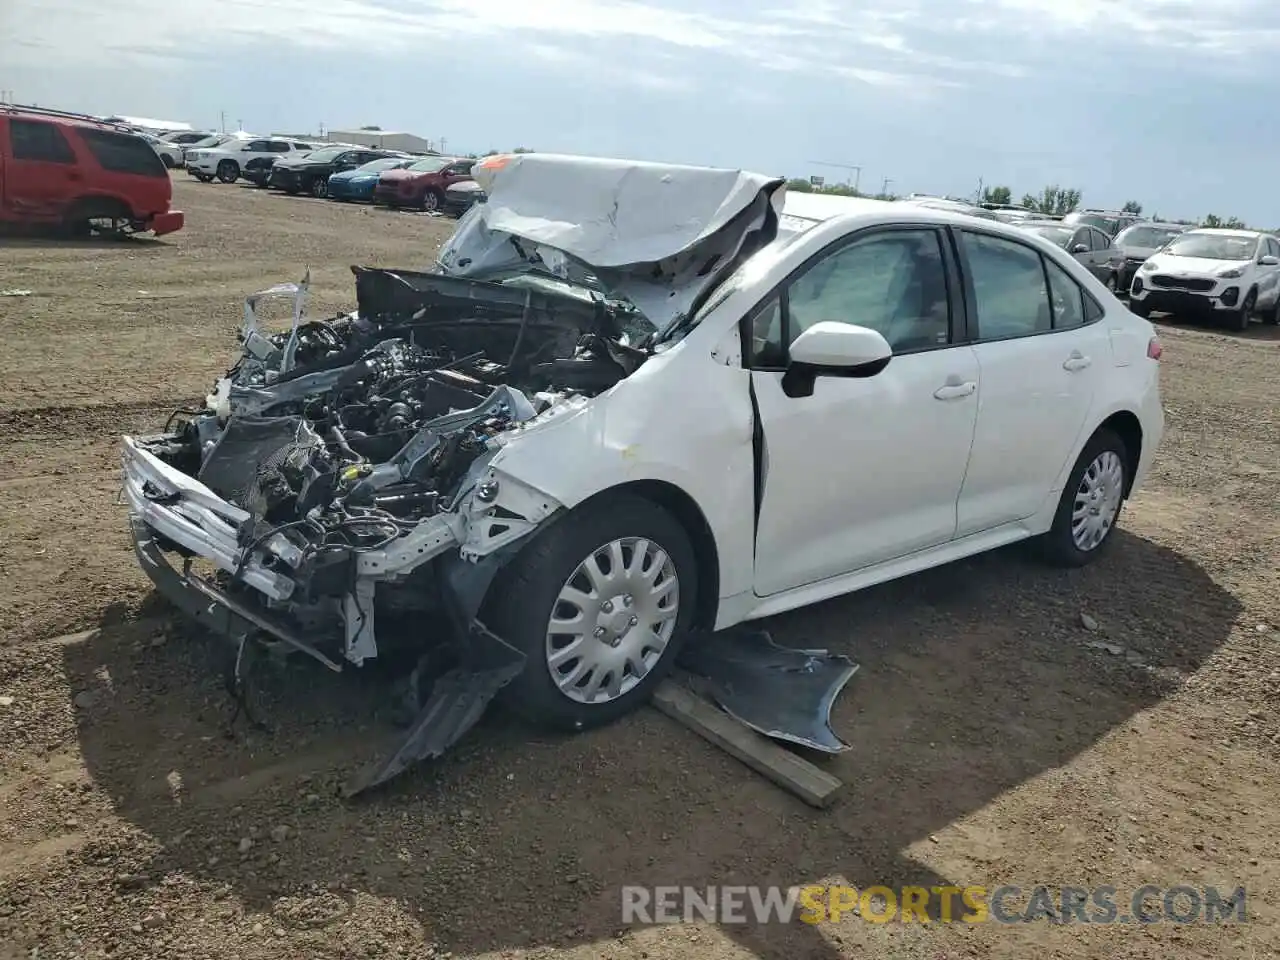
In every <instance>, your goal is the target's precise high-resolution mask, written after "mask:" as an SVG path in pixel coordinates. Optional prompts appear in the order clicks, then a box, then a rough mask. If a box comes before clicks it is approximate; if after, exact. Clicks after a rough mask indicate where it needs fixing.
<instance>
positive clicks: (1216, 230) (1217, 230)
mask: <svg viewBox="0 0 1280 960" xmlns="http://www.w3.org/2000/svg"><path fill="white" fill-rule="evenodd" d="M1187 233H1188V234H1190V233H1203V234H1208V235H1209V236H1211V237H1240V238H1241V239H1247V240H1256V239H1258V237H1262V236H1266V234H1264V233H1263V232H1262V231H1261V230H1228V229H1226V228H1225V227H1196V228H1195V229H1194V230H1188V231H1187ZM1183 236H1186V234H1183Z"/></svg>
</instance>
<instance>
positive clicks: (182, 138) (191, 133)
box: [159, 130, 217, 147]
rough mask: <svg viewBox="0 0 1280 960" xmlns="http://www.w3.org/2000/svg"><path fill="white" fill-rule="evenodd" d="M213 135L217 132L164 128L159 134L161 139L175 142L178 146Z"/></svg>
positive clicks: (190, 144) (194, 142) (193, 142)
mask: <svg viewBox="0 0 1280 960" xmlns="http://www.w3.org/2000/svg"><path fill="white" fill-rule="evenodd" d="M213 136H217V134H215V133H213V132H212V131H209V130H166V131H165V132H164V133H161V134H159V137H160V139H161V140H163V141H165V142H166V143H176V144H177V145H178V146H180V147H190V146H192V145H194V144H197V143H199V142H200V141H201V140H207V139H209V137H213Z"/></svg>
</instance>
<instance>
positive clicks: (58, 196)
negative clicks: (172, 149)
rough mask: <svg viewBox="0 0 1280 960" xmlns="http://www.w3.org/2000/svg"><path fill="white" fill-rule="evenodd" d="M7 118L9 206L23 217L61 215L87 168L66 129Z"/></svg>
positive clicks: (80, 185)
mask: <svg viewBox="0 0 1280 960" xmlns="http://www.w3.org/2000/svg"><path fill="white" fill-rule="evenodd" d="M8 119H9V144H10V153H9V159H8V164H7V169H6V177H5V191H6V194H5V196H6V199H7V203H8V207H9V209H10V210H11V211H12V212H13V213H14V214H16V215H18V216H21V217H33V218H37V219H46V220H51V219H57V218H59V217H61V216H62V213H63V211H64V210H66V208H67V205H68V204H69V203H70V202H71V201H72V200H74V199H75V198H76V197H77V196H79V195H80V194H81V192H82V191H83V189H84V170H83V169H82V167H81V165H80V162H79V160H78V159H77V157H76V153H75V150H74V149H73V148H72V146H71V143H70V141H69V140H68V138H67V135H66V133H65V131H64V130H63V129H62V128H61V127H60V126H58V125H57V124H54V123H50V122H48V121H47V120H28V119H25V118H22V117H9V118H8ZM147 149H148V150H150V149H151V148H150V147H148V148H147ZM153 156H154V154H153ZM156 162H157V163H158V162H159V159H158V158H157V160H156Z"/></svg>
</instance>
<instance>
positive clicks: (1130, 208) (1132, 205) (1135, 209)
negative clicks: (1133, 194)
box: [1120, 200, 1142, 216]
mask: <svg viewBox="0 0 1280 960" xmlns="http://www.w3.org/2000/svg"><path fill="white" fill-rule="evenodd" d="M1120 212H1121V213H1135V214H1137V215H1139V216H1141V215H1142V204H1140V203H1139V202H1138V201H1137V200H1126V201H1125V202H1124V206H1123V207H1121V208H1120Z"/></svg>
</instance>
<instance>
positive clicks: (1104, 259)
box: [1092, 229, 1120, 283]
mask: <svg viewBox="0 0 1280 960" xmlns="http://www.w3.org/2000/svg"><path fill="white" fill-rule="evenodd" d="M1092 236H1093V254H1094V256H1093V265H1094V270H1093V274H1094V276H1096V277H1097V278H1098V279H1099V280H1101V281H1102V282H1103V283H1106V282H1107V281H1109V280H1110V279H1111V278H1112V277H1113V276H1114V275H1115V274H1116V273H1117V271H1118V270H1119V267H1120V264H1119V257H1118V254H1117V252H1116V248H1115V244H1114V243H1112V242H1111V238H1110V237H1109V236H1107V234H1106V232H1105V231H1103V230H1098V229H1093V230H1092Z"/></svg>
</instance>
